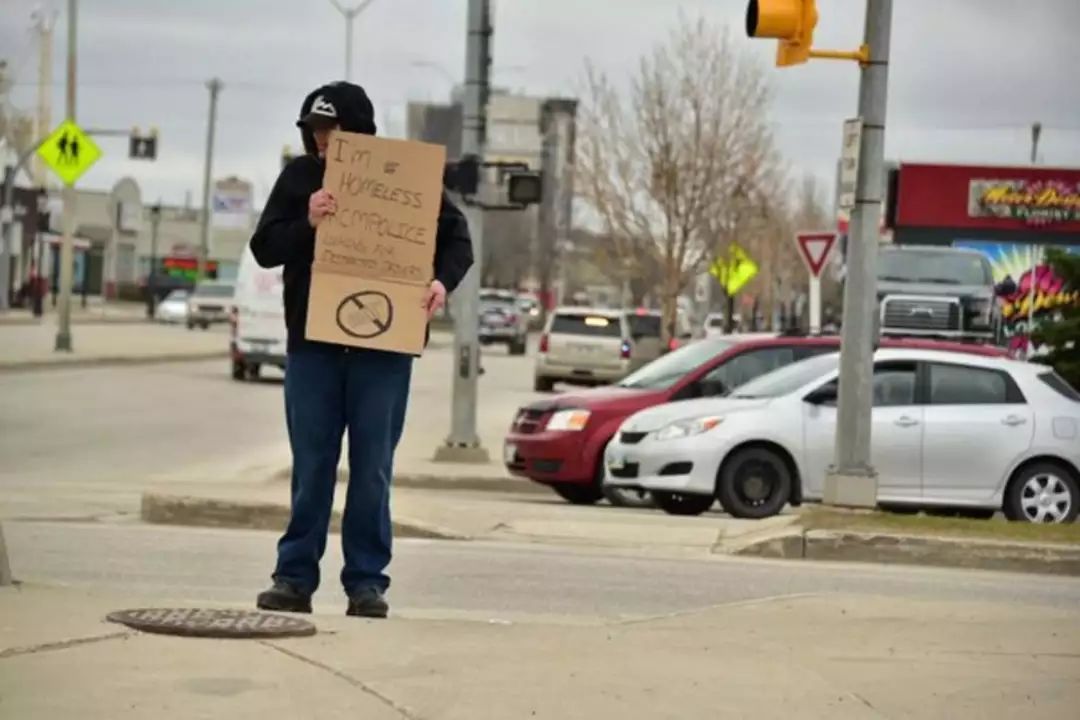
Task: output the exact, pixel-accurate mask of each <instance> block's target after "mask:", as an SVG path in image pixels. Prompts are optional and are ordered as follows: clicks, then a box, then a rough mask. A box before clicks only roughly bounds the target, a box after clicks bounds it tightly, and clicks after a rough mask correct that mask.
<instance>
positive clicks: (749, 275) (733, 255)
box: [709, 243, 758, 296]
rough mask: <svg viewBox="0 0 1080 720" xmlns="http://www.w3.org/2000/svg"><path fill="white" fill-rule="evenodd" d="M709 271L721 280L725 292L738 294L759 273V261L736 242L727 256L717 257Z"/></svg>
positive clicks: (732, 244) (730, 294)
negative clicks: (755, 260)
mask: <svg viewBox="0 0 1080 720" xmlns="http://www.w3.org/2000/svg"><path fill="white" fill-rule="evenodd" d="M709 273H710V274H711V275H712V276H713V277H714V278H716V279H717V280H719V281H720V285H721V286H723V288H724V292H726V293H727V294H728V295H729V296H732V295H736V294H738V292H739V291H740V290H742V289H743V288H744V287H746V284H747V283H748V282H750V281H751V280H753V279H754V276H755V275H757V274H758V266H757V263H756V262H754V261H753V259H752V258H751V257H750V256H749V255H747V254H746V251H745V250H743V249H742V248H741V247H739V246H738V245H737V244H735V243H731V246H730V247H729V248H728V255H727V257H726V258H717V259H716V262H714V263H713V264H712V267H710V268H709Z"/></svg>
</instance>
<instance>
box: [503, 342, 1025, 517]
mask: <svg viewBox="0 0 1080 720" xmlns="http://www.w3.org/2000/svg"><path fill="white" fill-rule="evenodd" d="M839 347H840V338H839V337H830V336H824V337H821V336H815V337H806V336H798V335H794V336H784V335H780V336H775V335H770V336H753V337H747V336H742V337H740V336H737V335H733V336H727V337H717V338H711V339H707V340H702V341H700V342H696V343H692V344H690V345H685V346H683V347H681V348H679V349H678V350H675V351H674V352H671V353H669V354H667V355H664V356H663V357H661V358H659V359H658V360H655V361H653V362H651V363H649V364H648V365H646V366H645V367H643V368H641V369H640V370H638V371H637V372H634V373H632V374H631V375H629V376H627V377H626V378H625V379H624V380H622V381H621V382H619V383H618V384H616V385H610V386H607V387H600V388H593V389H591V390H582V391H578V392H571V393H566V394H564V395H558V396H556V397H554V398H551V399H545V400H538V401H537V402H534V403H532V404H530V405H526V406H525V407H523V408H521V409H520V410H519V411H518V413H517V416H516V417H515V418H514V422H513V424H512V425H511V427H510V432H509V434H507V436H506V444H505V447H504V460H505V463H506V467H507V469H508V470H509V471H510V473H511V474H512V475H516V476H519V477H525V478H528V479H530V480H532V481H533V482H537V483H540V484H541V485H547V486H549V487H551V488H552V489H553V490H554V491H555V492H556V493H558V494H559V496H560V497H562V498H563V499H565V500H567V501H569V502H571V503H574V504H578V505H585V504H592V503H595V502H597V501H598V500H600V499H601V498H602V497H604V496H605V494H606V495H607V496H608V499H609V500H610V501H611V502H612V503H614V504H628V503H630V502H632V500H633V499H632V498H630V497H628V496H626V495H625V494H624V493H626V492H627V491H615V490H612V491H610V492H605V489H604V487H603V477H604V472H603V463H602V458H603V457H604V448H605V447H606V446H607V444H608V442H609V441H610V440H611V438H612V437H613V436H614V435H615V431H616V430H617V429H618V427H619V426H620V425H621V424H622V422H623V420H625V419H626V418H627V417H629V416H630V415H632V414H634V413H636V412H638V411H639V410H644V409H645V408H649V407H652V406H654V405H660V404H661V403H666V402H672V401H675V400H688V399H691V398H698V397H709V396H717V395H722V394H724V393H726V392H727V391H729V390H731V389H734V388H735V387H737V386H739V385H741V384H743V383H745V382H749V381H750V380H752V379H754V378H756V377H758V376H759V375H763V374H765V373H767V372H770V371H772V370H775V369H777V368H779V367H783V366H784V365H788V364H790V363H793V362H797V361H799V360H804V359H806V358H808V357H811V356H813V355H818V354H823V353H827V352H836V351H837V350H838V349H839ZM881 347H907V348H917V349H938V350H951V351H954V352H967V353H972V354H975V355H988V356H1002V357H1003V356H1005V355H1006V352H1005V351H1004V350H1003V349H1001V348H998V347H993V346H989V345H975V344H967V343H956V342H942V341H936V340H918V339H913V338H883V339H882V341H881Z"/></svg>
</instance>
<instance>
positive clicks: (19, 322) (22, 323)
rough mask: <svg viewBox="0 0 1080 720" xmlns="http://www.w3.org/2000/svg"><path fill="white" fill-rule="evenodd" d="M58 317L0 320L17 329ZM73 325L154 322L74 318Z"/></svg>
mask: <svg viewBox="0 0 1080 720" xmlns="http://www.w3.org/2000/svg"><path fill="white" fill-rule="evenodd" d="M55 322H56V317H55V316H49V317H47V318H35V317H28V318H24V317H8V318H0V327H4V326H5V325H12V326H16V327H26V326H28V325H44V324H46V323H55ZM71 324H72V325H74V326H80V325H141V324H146V325H150V324H152V321H151V320H149V319H147V318H146V317H84V318H72V319H71Z"/></svg>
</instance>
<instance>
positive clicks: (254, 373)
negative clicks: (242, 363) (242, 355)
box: [247, 363, 262, 382]
mask: <svg viewBox="0 0 1080 720" xmlns="http://www.w3.org/2000/svg"><path fill="white" fill-rule="evenodd" d="M260 370H262V367H261V366H260V365H259V364H258V363H252V364H251V365H248V366H247V379H248V380H250V381H251V382H257V381H258V379H259V371H260Z"/></svg>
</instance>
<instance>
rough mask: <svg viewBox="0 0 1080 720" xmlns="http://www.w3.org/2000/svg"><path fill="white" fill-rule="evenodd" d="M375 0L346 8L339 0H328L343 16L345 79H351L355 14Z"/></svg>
mask: <svg viewBox="0 0 1080 720" xmlns="http://www.w3.org/2000/svg"><path fill="white" fill-rule="evenodd" d="M373 2H375V0H364V2H362V3H360V4H359V5H357V6H356V7H354V8H347V7H345V6H344V5H342V4H341V3H340V2H339V0H330V3H331V4H332V5H333V6H334V7H335V8H337V11H338V12H339V13H341V15H342V17H344V18H345V80H346V82H349V81H351V80H352V47H353V21H354V20H356V16H357V15H359V14H360V13H362V12H364V11H365V10H367V8H368V5H371V3H373Z"/></svg>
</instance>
